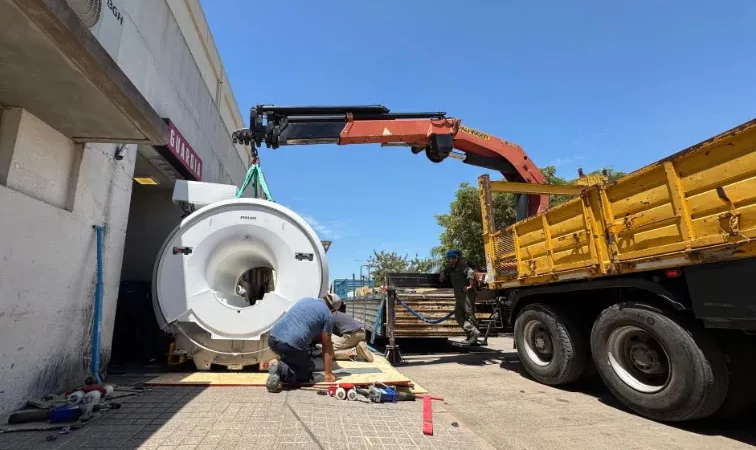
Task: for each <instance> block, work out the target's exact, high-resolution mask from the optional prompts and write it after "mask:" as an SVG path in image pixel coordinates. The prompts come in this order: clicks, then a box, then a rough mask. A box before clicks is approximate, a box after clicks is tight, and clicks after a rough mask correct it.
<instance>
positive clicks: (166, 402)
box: [0, 387, 490, 450]
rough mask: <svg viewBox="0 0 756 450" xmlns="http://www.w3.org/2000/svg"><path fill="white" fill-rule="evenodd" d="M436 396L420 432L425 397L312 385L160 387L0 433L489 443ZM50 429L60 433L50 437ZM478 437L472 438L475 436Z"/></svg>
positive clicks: (35, 437) (294, 444)
mask: <svg viewBox="0 0 756 450" xmlns="http://www.w3.org/2000/svg"><path fill="white" fill-rule="evenodd" d="M433 403H434V405H433V406H434V424H435V426H434V435H433V436H424V435H423V434H422V416H421V411H422V403H421V402H420V401H417V402H405V403H396V404H388V405H376V404H367V403H359V402H346V401H339V400H335V399H333V398H328V397H323V396H319V395H317V394H316V393H315V392H313V391H289V392H283V393H279V394H269V393H267V392H266V391H265V389H264V388H243V387H216V388H191V387H164V388H153V389H151V390H149V391H147V392H145V393H144V394H143V395H141V396H139V397H131V398H130V399H128V400H125V401H124V403H123V407H122V408H121V409H120V410H116V411H110V412H108V413H107V414H106V415H105V416H104V417H103V418H101V419H98V420H97V421H95V422H93V423H90V424H88V425H87V426H86V427H84V428H82V429H79V430H74V431H72V432H71V434H69V435H59V434H58V433H57V432H23V433H7V434H0V449H3V450H5V449H8V450H10V449H13V450H15V449H24V450H26V449H66V450H68V449H77V448H86V449H90V448H92V449H97V448H116V449H154V450H158V449H159V450H169V449H170V450H190V449H194V450H200V449H276V450H285V449H339V450H342V449H385V450H389V449H395V450H405V449H429V450H430V449H465V450H469V449H473V448H490V447H488V446H487V445H486V444H485V442H483V441H482V440H478V438H477V437H476V436H475V435H474V434H472V433H470V432H469V431H467V430H465V429H464V428H461V427H453V426H452V425H451V424H452V422H454V421H455V420H456V419H454V418H453V417H452V416H451V415H450V414H448V412H446V411H445V409H446V408H447V407H446V406H444V405H443V403H442V402H437V401H436V402H433ZM49 435H55V436H58V438H57V439H56V440H55V441H52V442H47V441H46V440H45V438H46V437H47V436H49ZM476 441H477V442H476Z"/></svg>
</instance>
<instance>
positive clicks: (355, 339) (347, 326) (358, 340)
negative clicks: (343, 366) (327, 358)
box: [331, 311, 373, 362]
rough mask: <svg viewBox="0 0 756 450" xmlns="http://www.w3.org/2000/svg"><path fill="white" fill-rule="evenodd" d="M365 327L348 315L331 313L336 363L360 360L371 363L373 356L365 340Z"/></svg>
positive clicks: (337, 312)
mask: <svg viewBox="0 0 756 450" xmlns="http://www.w3.org/2000/svg"><path fill="white" fill-rule="evenodd" d="M365 338H366V333H365V327H363V326H362V324H361V323H360V322H358V321H356V320H355V319H354V318H353V317H352V316H350V315H349V314H345V313H343V312H341V311H336V312H335V313H333V336H331V341H332V342H333V354H334V359H335V360H337V361H352V360H354V359H357V358H359V359H361V360H363V361H367V362H373V354H372V353H371V352H370V349H369V348H368V345H367V342H366V340H365Z"/></svg>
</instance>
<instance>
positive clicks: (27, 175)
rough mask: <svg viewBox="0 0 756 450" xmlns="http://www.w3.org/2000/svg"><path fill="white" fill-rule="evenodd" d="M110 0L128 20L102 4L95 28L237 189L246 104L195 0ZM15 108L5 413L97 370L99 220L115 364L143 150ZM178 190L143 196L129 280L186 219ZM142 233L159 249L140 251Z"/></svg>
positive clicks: (0, 289) (9, 119) (4, 142)
mask: <svg viewBox="0 0 756 450" xmlns="http://www.w3.org/2000/svg"><path fill="white" fill-rule="evenodd" d="M113 3H114V4H115V5H117V6H118V9H119V11H120V12H121V14H122V20H121V19H117V20H114V18H113V17H110V16H108V15H107V14H110V13H111V11H110V10H109V9H107V8H103V10H102V14H103V19H102V21H100V22H98V24H97V25H96V26H93V27H92V28H91V29H90V30H91V31H92V32H93V34H95V36H96V37H97V38H98V40H99V41H100V42H101V44H102V45H103V46H104V47H105V48H106V50H107V51H108V52H109V54H110V55H111V56H112V57H113V59H114V60H115V61H116V62H117V63H118V65H119V66H120V67H121V69H122V70H123V71H124V73H125V74H126V75H127V76H128V77H129V78H130V79H131V80H132V82H133V83H134V84H135V85H136V87H137V88H138V89H139V91H140V92H141V93H142V95H143V96H144V97H145V98H146V99H147V100H148V101H149V102H150V104H151V105H152V106H153V108H154V109H155V110H156V111H157V112H158V113H159V114H160V116H161V117H164V118H170V119H171V120H172V121H173V122H174V123H175V124H176V126H177V127H178V128H179V129H180V131H181V132H182V134H183V135H184V137H185V138H186V139H187V141H188V142H189V143H190V145H191V146H192V147H193V148H194V150H195V151H196V152H197V153H198V155H199V156H200V157H201V158H202V159H203V180H204V181H210V182H221V183H230V184H236V185H237V186H239V185H241V183H242V182H243V180H244V176H245V172H246V167H247V162H248V156H247V154H246V152H245V151H244V150H243V148H242V147H240V146H235V145H233V143H232V142H231V138H230V132H231V131H232V130H234V129H236V128H239V127H241V123H242V121H241V114H240V113H239V111H238V107H237V106H236V102H235V100H234V99H233V94H232V92H231V89H230V84H229V83H228V78H227V77H226V75H225V73H224V71H223V66H222V65H221V63H220V57H219V56H218V53H217V49H216V48H215V45H214V43H213V42H212V37H211V36H210V33H209V30H208V29H207V23H206V21H205V19H204V15H203V14H202V11H201V8H200V7H199V3H198V2H197V1H196V0H185V1H173V0H170V4H169V2H168V0H149V1H148V0H141V1H125V0H114V1H113ZM177 18H178V19H177ZM0 22H1V20H0ZM50 70H55V68H54V67H51V68H50ZM2 81H3V80H0V82H2ZM61 88H64V87H61ZM0 106H2V105H0ZM15 106H19V108H12V109H5V110H2V115H0V414H2V413H5V412H8V411H11V410H14V409H17V408H18V407H20V406H22V405H23V403H24V402H25V401H26V400H27V399H28V398H30V397H32V396H38V395H43V394H46V393H53V392H60V391H62V390H64V389H67V388H71V387H73V386H75V385H76V384H79V383H81V382H82V381H83V379H84V377H85V376H86V375H87V374H88V372H89V366H90V362H91V330H92V323H93V322H92V312H93V302H94V291H95V277H96V252H95V245H96V241H95V231H94V230H93V228H92V226H93V225H104V226H105V227H106V231H105V247H104V282H105V286H104V305H103V323H102V364H103V366H105V365H106V364H107V363H108V361H109V357H110V348H111V338H112V333H113V325H114V320H115V311H116V301H117V295H118V287H119V281H120V277H121V268H122V264H123V263H124V248H125V245H126V241H127V238H126V234H127V225H128V224H129V208H130V203H131V200H132V189H133V186H134V183H133V181H132V177H133V174H134V167H135V161H136V158H137V149H136V146H133V145H131V146H126V147H125V152H124V157H123V159H121V160H117V159H116V158H115V157H114V155H115V153H116V149H117V146H116V145H114V144H93V143H92V144H86V145H81V144H74V143H73V142H71V141H70V140H68V139H67V138H66V137H65V136H63V135H62V134H61V133H59V132H58V131H56V130H54V129H53V128H51V127H50V126H48V125H47V124H45V123H44V122H43V121H42V120H40V119H38V118H37V117H35V116H34V115H32V114H30V113H28V112H27V111H25V110H23V105H15ZM170 195H171V192H170V191H169V190H165V191H160V190H138V191H136V192H135V195H134V205H135V208H134V215H133V216H132V219H131V229H133V233H132V234H131V235H130V236H129V242H128V245H129V247H130V248H131V249H132V250H133V249H136V250H135V251H130V252H128V254H127V255H126V261H125V264H126V267H124V274H125V275H126V276H128V277H131V279H144V278H147V279H149V278H148V273H151V270H152V264H153V262H154V253H155V252H156V251H157V247H159V244H156V242H157V240H161V241H162V238H164V237H165V235H167V233H168V232H169V231H170V229H172V228H173V226H175V224H176V223H178V220H179V217H178V211H177V210H176V209H175V207H173V205H172V204H170ZM145 239H147V240H148V241H149V242H148V241H145ZM149 239H151V241H150V240H149ZM152 241H155V242H152ZM140 242H144V243H149V244H150V245H149V246H147V247H150V248H151V249H150V250H149V251H141V252H140V251H139V245H140Z"/></svg>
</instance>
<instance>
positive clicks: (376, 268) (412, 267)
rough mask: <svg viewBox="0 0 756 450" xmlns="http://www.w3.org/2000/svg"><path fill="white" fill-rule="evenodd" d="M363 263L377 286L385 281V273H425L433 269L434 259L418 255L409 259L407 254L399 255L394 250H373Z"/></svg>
mask: <svg viewBox="0 0 756 450" xmlns="http://www.w3.org/2000/svg"><path fill="white" fill-rule="evenodd" d="M365 265H366V266H367V267H369V268H370V274H371V276H372V277H373V278H374V279H375V285H376V286H379V285H382V284H384V283H385V281H386V274H387V273H392V272H400V273H427V272H431V271H432V270H433V268H434V265H435V261H433V260H432V259H429V258H420V257H419V256H418V255H415V256H414V257H413V258H412V259H410V258H409V257H408V256H407V255H400V254H398V253H396V252H386V251H383V250H381V251H380V252H379V251H376V250H373V255H372V256H371V257H370V258H368V260H367V264H365Z"/></svg>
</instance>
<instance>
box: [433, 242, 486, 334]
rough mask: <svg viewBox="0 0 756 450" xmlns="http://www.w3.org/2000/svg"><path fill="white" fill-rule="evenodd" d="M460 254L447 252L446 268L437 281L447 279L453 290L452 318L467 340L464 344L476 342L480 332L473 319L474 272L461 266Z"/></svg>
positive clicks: (452, 251)
mask: <svg viewBox="0 0 756 450" xmlns="http://www.w3.org/2000/svg"><path fill="white" fill-rule="evenodd" d="M461 257H462V254H461V253H460V252H459V251H457V250H449V251H448V252H447V253H446V262H447V265H446V267H445V268H444V269H443V270H442V271H441V273H440V274H439V277H438V279H439V281H440V282H441V283H443V282H444V281H445V280H446V279H447V278H448V279H449V280H450V281H451V285H452V288H454V317H455V318H456V319H457V323H458V324H459V326H460V327H461V328H462V329H463V330H464V331H465V334H466V335H467V340H466V341H465V343H467V344H474V343H476V342H478V337H479V336H480V330H478V326H477V325H478V322H477V320H476V318H475V300H476V298H477V294H476V292H475V271H474V270H472V269H471V268H470V267H468V266H467V264H462V263H461V261H460V259H461Z"/></svg>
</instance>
